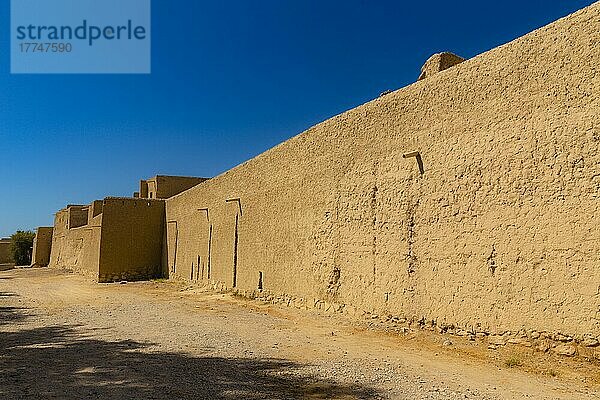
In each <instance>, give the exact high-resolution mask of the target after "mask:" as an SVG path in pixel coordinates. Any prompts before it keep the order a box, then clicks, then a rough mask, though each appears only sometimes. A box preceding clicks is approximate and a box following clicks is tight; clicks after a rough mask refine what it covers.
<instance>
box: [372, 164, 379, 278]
mask: <svg viewBox="0 0 600 400" xmlns="http://www.w3.org/2000/svg"><path fill="white" fill-rule="evenodd" d="M378 168H379V163H378V162H375V163H374V165H373V181H374V183H373V190H372V191H371V219H372V229H373V242H372V244H371V257H372V259H373V284H374V285H375V284H376V283H377V260H376V254H377V192H378V191H379V189H378V187H377V170H378Z"/></svg>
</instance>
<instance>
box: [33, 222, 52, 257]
mask: <svg viewBox="0 0 600 400" xmlns="http://www.w3.org/2000/svg"><path fill="white" fill-rule="evenodd" d="M52 231H53V228H52V227H46V226H41V227H39V228H37V229H36V231H35V239H34V240H33V252H32V254H31V266H32V267H47V266H48V265H49V264H50V252H51V250H52Z"/></svg>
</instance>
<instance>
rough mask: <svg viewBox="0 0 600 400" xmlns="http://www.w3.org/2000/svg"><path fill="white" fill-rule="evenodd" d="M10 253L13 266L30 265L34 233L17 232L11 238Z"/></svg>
mask: <svg viewBox="0 0 600 400" xmlns="http://www.w3.org/2000/svg"><path fill="white" fill-rule="evenodd" d="M10 238H11V240H12V243H11V253H12V256H13V260H14V262H15V264H17V265H21V266H25V265H31V252H32V249H33V239H34V238H35V233H34V232H31V231H17V233H15V234H14V235H12V236H11V237H10Z"/></svg>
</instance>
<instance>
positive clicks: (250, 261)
mask: <svg viewBox="0 0 600 400" xmlns="http://www.w3.org/2000/svg"><path fill="white" fill-rule="evenodd" d="M599 43H600V3H595V4H594V5H592V6H590V7H588V8H586V9H584V10H582V11H580V12H578V13H576V14H574V15H571V16H569V17H567V18H565V19H562V20H559V21H557V22H556V23H553V24H551V25H549V26H547V27H544V28H542V29H539V30H537V31H535V32H533V33H531V34H528V35H526V36H524V37H522V38H520V39H518V40H515V41H514V42H511V43H509V44H507V45H504V46H501V47H499V48H497V49H494V50H492V51H490V52H487V53H485V54H483V55H480V56H478V57H475V58H474V59H471V60H468V61H465V62H462V63H460V64H458V65H456V66H454V67H452V68H450V69H448V70H446V71H444V72H441V73H438V74H435V75H433V76H431V77H429V78H427V79H424V80H421V81H419V82H417V83H415V84H412V85H410V86H408V87H406V88H403V89H401V90H398V91H396V92H394V93H392V94H389V95H386V96H383V97H381V98H378V99H376V100H374V101H372V102H370V103H367V104H365V105H363V106H360V107H358V108H356V109H353V110H350V111H348V112H345V113H343V114H341V115H338V116H336V117H334V118H331V119H330V120H327V121H325V122H323V123H321V124H319V125H317V126H315V127H313V128H310V129H309V130H308V131H306V132H304V133H302V134H301V135H299V136H297V137H294V138H292V139H291V140H288V141H287V142H285V143H283V144H281V145H279V146H277V147H275V148H273V149H271V150H269V151H267V152H266V153H264V154H262V155H260V156H258V157H256V158H255V159H252V160H250V161H248V162H246V163H245V164H242V165H241V166H239V167H237V168H234V169H233V170H231V171H229V172H227V173H225V174H223V175H221V176H219V177H216V178H213V179H211V180H209V181H206V182H204V183H201V184H200V185H198V186H196V187H194V188H192V189H190V190H188V191H186V192H183V193H182V194H179V195H177V196H174V197H173V198H171V199H168V200H167V202H166V216H167V218H166V219H167V238H166V241H165V246H166V248H165V250H164V251H163V253H164V256H165V260H164V266H163V268H164V269H165V271H166V272H168V273H169V275H170V276H171V277H173V278H179V279H188V280H189V279H193V280H196V279H210V280H211V281H213V282H215V283H218V284H222V285H224V286H225V287H228V288H232V287H234V286H235V288H236V289H237V290H239V291H241V292H243V293H244V292H245V293H248V294H250V293H252V292H253V291H256V290H257V289H258V287H259V279H262V282H260V284H262V287H263V290H264V291H265V292H268V293H273V294H275V295H279V296H288V297H286V298H287V299H288V301H290V302H294V304H298V305H306V306H314V305H317V306H321V307H326V308H332V309H336V310H340V311H345V312H356V313H361V312H363V311H368V312H372V313H375V314H378V315H388V314H390V315H398V316H405V317H407V318H414V319H423V320H424V321H435V322H436V323H437V324H438V325H439V324H443V323H447V324H456V325H458V326H462V327H468V328H472V329H473V330H478V331H479V330H481V331H487V332H502V331H504V330H512V331H517V330H519V329H522V328H526V329H540V330H548V331H552V330H556V331H560V332H565V333H569V334H573V335H583V334H586V333H592V334H595V335H596V336H598V335H600V270H599V269H598V266H599V265H600V212H599V211H600V210H599V205H600V151H599V148H598V147H599V144H600V99H599V96H600V75H599V73H598V60H600V44H599ZM413 151H419V152H420V155H421V157H422V162H423V167H424V173H423V174H421V173H420V171H419V168H418V165H417V162H416V158H415V157H411V158H403V154H404V153H408V152H413ZM236 199H239V202H238V201H237V200H236ZM226 200H230V201H226ZM207 214H208V215H207ZM209 271H210V276H209Z"/></svg>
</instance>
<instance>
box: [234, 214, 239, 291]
mask: <svg viewBox="0 0 600 400" xmlns="http://www.w3.org/2000/svg"><path fill="white" fill-rule="evenodd" d="M238 222H239V214H238V213H236V214H235V234H234V238H233V287H236V286H237V262H238Z"/></svg>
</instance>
